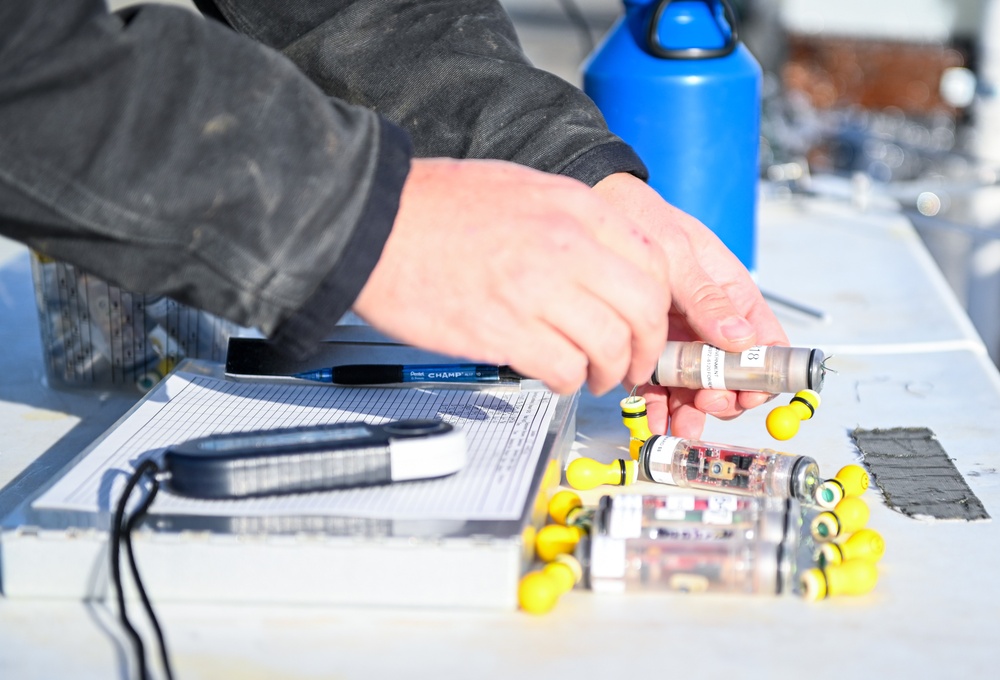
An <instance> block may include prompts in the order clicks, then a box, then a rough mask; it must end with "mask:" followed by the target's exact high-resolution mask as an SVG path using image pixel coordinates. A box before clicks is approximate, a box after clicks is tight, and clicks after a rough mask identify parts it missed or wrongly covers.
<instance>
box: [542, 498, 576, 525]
mask: <svg viewBox="0 0 1000 680" xmlns="http://www.w3.org/2000/svg"><path fill="white" fill-rule="evenodd" d="M582 507H583V501H582V500H580V497H579V496H577V495H576V494H575V493H573V492H572V491H565V490H563V491H560V492H559V493H557V494H556V495H554V496H553V497H552V498H550V499H549V516H550V517H552V519H553V520H555V521H556V522H558V523H559V524H563V525H565V524H566V518H567V517H568V516H569V513H571V512H572V511H574V510H576V509H577V508H582Z"/></svg>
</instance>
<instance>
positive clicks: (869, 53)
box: [501, 0, 1000, 362]
mask: <svg viewBox="0 0 1000 680" xmlns="http://www.w3.org/2000/svg"><path fill="white" fill-rule="evenodd" d="M501 1H502V3H503V4H504V6H505V7H506V8H507V9H508V11H509V12H510V14H511V16H512V18H513V20H514V23H515V26H516V27H517V29H518V31H519V33H520V34H521V35H522V36H530V35H533V34H534V33H535V32H542V31H545V32H546V35H547V36H548V39H546V40H545V41H544V42H543V44H544V47H531V48H530V49H529V50H528V56H529V58H531V59H532V60H533V61H534V62H535V63H536V64H537V65H538V66H540V67H542V68H545V69H547V70H550V71H553V72H554V73H556V74H557V75H560V76H562V77H563V78H565V79H566V80H569V81H570V82H573V83H575V84H578V85H582V74H581V70H580V69H581V64H582V63H583V61H584V59H585V57H586V56H587V54H588V53H589V52H590V51H591V50H590V48H589V46H590V45H591V44H594V43H596V44H597V45H598V46H599V45H600V43H601V41H602V40H603V38H604V37H605V36H606V35H607V34H608V33H609V30H610V29H611V27H612V26H613V25H614V23H615V22H616V21H617V20H618V18H619V17H620V16H621V14H622V8H623V7H622V0H545V1H542V0H501ZM731 2H732V4H733V6H734V9H735V11H736V13H737V15H738V17H739V19H740V26H741V37H742V38H743V40H744V41H745V42H746V44H747V46H748V47H749V49H750V51H751V52H752V53H753V55H754V56H755V57H756V59H757V60H758V61H759V62H760V64H761V66H762V67H763V70H764V82H763V105H762V115H761V145H760V148H761V153H760V173H761V178H762V179H764V180H765V184H764V190H765V195H766V197H767V200H786V199H788V198H790V197H792V196H794V195H795V194H796V193H812V194H824V195H828V196H831V197H836V198H841V199H843V200H850V201H852V202H854V203H855V204H856V205H858V206H862V207H864V206H873V205H879V206H884V205H886V203H887V201H889V202H891V203H890V205H894V206H898V209H899V210H900V211H901V212H903V213H904V214H906V215H907V216H908V217H909V218H910V219H911V221H912V222H913V223H914V225H915V227H916V228H917V230H918V232H919V233H920V235H921V237H922V238H923V239H924V242H925V243H926V244H927V246H928V249H929V251H930V253H931V254H932V255H933V256H934V258H935V260H936V261H937V263H938V265H939V266H940V268H941V270H942V272H943V274H944V276H945V278H946V279H947V281H948V283H949V284H950V285H951V287H952V289H953V290H954V292H955V295H956V297H957V298H958V300H959V302H960V303H961V304H962V305H963V306H964V307H965V308H966V310H967V312H968V314H969V316H970V318H971V319H972V322H973V323H974V324H975V326H976V328H977V330H978V331H979V333H980V335H981V336H982V338H983V341H984V342H985V344H986V346H987V348H988V350H989V352H990V355H991V357H992V358H993V360H994V362H1000V0H878V1H877V2H872V1H871V0H837V1H836V2H830V1H829V0H731ZM556 26H561V27H562V30H561V32H560V31H557V30H556ZM557 35H562V36H564V38H563V39H560V38H556V37H555V36H557ZM533 43H534V41H533V40H525V44H526V45H529V46H531V45H532V44H533ZM831 247H836V244H831ZM802 302H803V303H808V301H807V300H803V301H802Z"/></svg>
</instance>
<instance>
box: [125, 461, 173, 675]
mask: <svg viewBox="0 0 1000 680" xmlns="http://www.w3.org/2000/svg"><path fill="white" fill-rule="evenodd" d="M159 471H160V468H159V466H157V464H156V463H155V462H154V461H152V460H145V461H143V462H142V463H140V464H139V467H138V468H136V470H135V472H133V473H132V476H131V477H129V478H128V482H126V484H125V489H124V491H122V495H121V497H120V498H119V499H118V504H117V506H116V507H115V516H114V520H113V524H112V526H111V549H110V551H109V555H110V560H111V580H112V582H113V583H114V586H115V595H116V597H117V599H118V618H119V619H120V620H121V624H122V628H124V629H125V632H126V634H127V635H128V637H129V639H130V640H131V641H132V649H133V651H134V653H135V664H136V670H137V672H138V677H140V678H142V680H147V679H148V678H149V672H148V670H147V668H146V651H145V647H144V646H143V642H142V638H141V637H140V636H139V633H138V632H137V631H136V629H135V627H134V626H133V625H132V622H131V621H130V620H129V618H128V612H127V611H126V607H125V591H124V589H123V587H122V576H121V545H122V543H124V544H125V554H126V555H127V556H128V564H129V570H130V571H131V572H132V578H133V580H134V581H135V586H136V590H138V591H139V597H140V598H141V599H142V606H143V608H144V609H145V610H146V615H147V616H148V617H149V621H150V623H151V624H152V625H153V631H154V633H155V634H156V640H157V644H158V645H159V649H160V658H161V659H162V660H163V668H164V672H165V673H166V676H167V678H168V680H173V677H174V675H173V671H172V670H171V668H170V657H169V655H168V654H167V643H166V640H165V638H164V635H163V629H162V628H160V622H159V621H158V620H157V618H156V613H155V612H154V611H153V604H152V603H151V602H150V601H149V596H148V595H147V594H146V589H145V587H144V586H143V585H142V579H141V578H140V576H139V567H138V565H137V564H136V562H135V553H134V551H133V550H132V530H133V529H134V528H135V527H136V525H137V524H138V523H139V522H141V521H142V518H143V517H144V516H145V514H146V511H147V510H149V506H150V505H151V504H152V503H153V499H154V498H156V492H157V491H159V489H160V483H159V481H158V480H157V478H156V473H157V472H159ZM147 476H148V477H149V491H148V492H147V493H146V496H145V497H144V498H143V499H142V500H141V501H140V502H139V505H138V507H137V508H136V509H135V510H134V511H133V512H132V513H131V514H130V515H128V516H127V517H126V514H125V508H126V506H127V505H128V500H129V498H130V497H131V496H132V493H133V492H134V491H135V489H136V487H137V486H138V485H139V482H141V481H142V479H143V478H144V477H147Z"/></svg>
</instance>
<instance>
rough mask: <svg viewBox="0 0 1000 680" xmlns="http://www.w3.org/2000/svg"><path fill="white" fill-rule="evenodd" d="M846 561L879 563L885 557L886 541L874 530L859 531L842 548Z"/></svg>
mask: <svg viewBox="0 0 1000 680" xmlns="http://www.w3.org/2000/svg"><path fill="white" fill-rule="evenodd" d="M841 552H842V553H843V554H844V560H867V561H869V562H878V561H879V560H880V559H882V557H883V556H884V555H885V539H883V538H882V534H880V533H879V532H877V531H875V530H874V529H858V530H857V531H856V532H854V533H853V534H852V535H851V537H850V538H849V539H847V540H846V541H844V544H843V545H842V546H841Z"/></svg>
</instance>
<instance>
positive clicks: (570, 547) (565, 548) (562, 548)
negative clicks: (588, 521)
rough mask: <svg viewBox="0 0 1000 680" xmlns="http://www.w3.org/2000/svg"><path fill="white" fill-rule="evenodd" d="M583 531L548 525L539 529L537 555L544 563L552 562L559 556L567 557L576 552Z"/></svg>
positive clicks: (536, 541) (575, 528) (560, 525)
mask: <svg viewBox="0 0 1000 680" xmlns="http://www.w3.org/2000/svg"><path fill="white" fill-rule="evenodd" d="M582 536H583V530H582V529H580V528H578V527H566V526H563V525H562V524H547V525H545V526H544V527H542V528H541V529H539V531H538V534H537V535H536V536H535V554H537V555H538V559H540V560H542V561H543V562H551V561H553V560H554V559H556V557H557V556H558V555H565V554H569V553H571V552H573V551H574V550H576V544H577V543H579V542H580V538H581V537H582Z"/></svg>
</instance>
